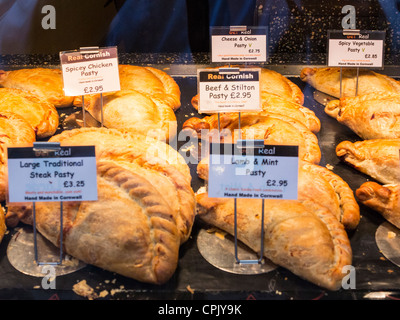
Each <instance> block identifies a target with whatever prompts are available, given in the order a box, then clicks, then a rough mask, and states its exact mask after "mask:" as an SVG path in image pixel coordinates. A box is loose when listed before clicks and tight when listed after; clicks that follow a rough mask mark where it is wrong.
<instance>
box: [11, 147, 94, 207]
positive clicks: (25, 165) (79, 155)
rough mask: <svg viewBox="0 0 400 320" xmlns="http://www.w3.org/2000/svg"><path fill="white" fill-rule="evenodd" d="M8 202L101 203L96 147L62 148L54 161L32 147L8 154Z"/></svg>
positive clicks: (12, 150)
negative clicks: (98, 200) (98, 199)
mask: <svg viewBox="0 0 400 320" xmlns="http://www.w3.org/2000/svg"><path fill="white" fill-rule="evenodd" d="M7 154H8V155H7V159H8V202H50V201H92V200H97V169H96V156H95V147H94V146H71V147H60V150H59V151H55V154H54V157H53V156H52V157H49V156H48V155H47V156H46V155H43V156H40V155H39V156H38V154H37V152H36V151H34V150H33V148H32V147H30V148H29V147H12V148H8V150H7Z"/></svg>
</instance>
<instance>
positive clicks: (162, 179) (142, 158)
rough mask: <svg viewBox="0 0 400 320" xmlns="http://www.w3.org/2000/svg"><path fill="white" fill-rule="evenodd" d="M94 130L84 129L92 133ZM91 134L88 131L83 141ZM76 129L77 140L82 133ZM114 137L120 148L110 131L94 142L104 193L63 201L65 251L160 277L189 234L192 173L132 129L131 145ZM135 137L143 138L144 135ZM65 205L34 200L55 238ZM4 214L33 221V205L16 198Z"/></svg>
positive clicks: (132, 273) (47, 233) (46, 231)
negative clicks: (149, 149)
mask: <svg viewBox="0 0 400 320" xmlns="http://www.w3.org/2000/svg"><path fill="white" fill-rule="evenodd" d="M79 130H81V129H75V131H79ZM96 130H97V129H92V130H84V131H86V132H87V133H88V134H89V133H90V134H89V135H92V136H93V137H94V136H95V135H94V131H96ZM106 130H108V129H105V128H100V130H99V131H101V132H102V133H100V134H99V135H98V139H101V137H106V133H105V132H104V131H106ZM89 135H88V136H85V134H84V133H83V135H82V136H81V137H82V140H81V143H82V145H85V144H86V143H87V142H88V141H87V139H88V137H89ZM112 135H113V133H110V138H111V136H112ZM70 137H71V140H72V141H73V140H74V138H75V142H78V141H79V133H76V134H73V135H70ZM115 137H116V140H117V142H116V147H117V148H116V149H114V151H115V153H114V152H113V149H110V150H107V144H108V143H110V142H111V139H109V141H107V142H105V143H104V141H100V142H99V144H98V145H96V157H97V180H98V184H97V190H98V200H97V201H82V202H65V203H63V214H64V229H63V230H64V239H63V245H64V247H65V252H66V253H68V254H70V255H71V256H73V257H75V258H77V259H80V260H82V261H84V262H86V263H89V264H93V265H95V266H98V267H100V268H104V269H106V270H109V271H112V272H116V273H119V274H121V275H124V276H126V277H130V278H133V279H136V280H139V281H142V282H148V283H154V284H162V283H165V282H166V281H168V280H169V278H170V277H171V276H172V274H173V273H174V272H175V270H176V268H177V263H178V259H179V247H180V245H181V244H182V243H184V242H185V241H187V239H188V238H189V236H190V233H191V229H192V226H193V223H194V217H195V196H194V192H193V190H192V189H191V186H190V180H188V178H187V176H186V173H182V172H180V171H179V170H178V169H177V168H176V167H175V166H173V165H171V164H169V163H167V161H165V160H164V159H162V158H157V157H155V156H154V155H150V154H146V153H145V152H144V150H143V149H144V148H143V146H138V148H135V147H130V145H131V144H133V141H134V140H133V138H132V139H131V138H130V135H129V134H128V135H127V136H126V138H127V139H126V145H127V146H126V147H125V148H123V145H122V136H119V138H118V134H115ZM64 138H65V139H59V140H61V141H63V143H64V144H65V145H71V144H70V143H69V141H68V136H65V137H64ZM56 139H57V136H55V141H56ZM119 139H121V140H119ZM136 139H137V143H138V144H140V142H141V140H140V138H139V137H137V138H136ZM96 141H99V140H96ZM159 143H160V142H159ZM97 146H99V150H97ZM59 205H60V204H58V203H50V204H49V203H40V202H39V203H37V204H36V222H37V228H38V231H39V232H40V233H41V234H42V235H43V236H44V237H46V238H47V239H49V240H50V241H51V242H52V243H53V244H55V245H56V246H57V245H59V218H58V217H59V210H60V208H59ZM6 218H7V219H6V221H7V225H15V224H16V223H17V222H18V221H21V222H24V223H32V212H31V207H30V206H24V207H21V206H17V205H13V204H10V205H9V208H8V213H7V216H6Z"/></svg>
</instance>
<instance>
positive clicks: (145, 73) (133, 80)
mask: <svg viewBox="0 0 400 320" xmlns="http://www.w3.org/2000/svg"><path fill="white" fill-rule="evenodd" d="M118 68H119V82H120V87H121V90H122V91H124V90H133V91H136V92H140V93H142V94H144V95H145V96H150V97H152V98H153V99H155V100H159V101H162V103H163V104H164V105H168V106H169V107H170V108H171V109H172V110H173V111H176V110H178V109H179V108H180V106H181V91H180V88H179V86H178V84H177V83H176V82H175V80H174V79H173V78H172V77H171V76H169V75H168V74H167V73H165V72H164V71H162V70H159V69H156V68H152V67H141V66H135V65H127V64H120V65H119V66H118ZM113 93H115V92H110V93H109V94H113ZM99 97H100V94H93V95H86V96H85V98H84V104H85V106H87V105H89V104H90V103H91V99H94V98H97V99H99ZM74 105H75V106H78V107H81V106H82V97H75V99H74Z"/></svg>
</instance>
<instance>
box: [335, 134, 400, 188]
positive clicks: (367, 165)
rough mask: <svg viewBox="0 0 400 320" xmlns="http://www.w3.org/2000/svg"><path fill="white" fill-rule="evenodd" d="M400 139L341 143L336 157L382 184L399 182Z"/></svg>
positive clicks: (337, 148)
mask: <svg viewBox="0 0 400 320" xmlns="http://www.w3.org/2000/svg"><path fill="white" fill-rule="evenodd" d="M399 153H400V139H371V140H363V141H356V142H354V143H352V142H350V141H343V142H341V143H339V144H338V145H337V147H336V155H337V156H338V157H339V158H340V159H341V160H342V161H343V162H345V163H347V164H348V165H350V166H351V167H353V168H355V169H357V170H358V171H360V172H362V173H364V174H367V175H369V176H370V177H372V178H373V179H375V180H377V181H379V182H381V183H383V184H398V183H399V182H400V164H399V163H400V162H399V161H400V160H399Z"/></svg>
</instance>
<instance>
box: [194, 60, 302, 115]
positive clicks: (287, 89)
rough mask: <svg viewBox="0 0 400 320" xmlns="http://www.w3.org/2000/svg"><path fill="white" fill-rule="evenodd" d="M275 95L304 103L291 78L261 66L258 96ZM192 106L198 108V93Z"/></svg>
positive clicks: (262, 98) (262, 97)
mask: <svg viewBox="0 0 400 320" xmlns="http://www.w3.org/2000/svg"><path fill="white" fill-rule="evenodd" d="M271 94H273V95H276V96H278V97H280V98H282V99H285V100H287V101H291V102H294V103H298V104H300V105H302V104H303V103H304V94H303V92H302V91H301V89H300V88H299V87H298V86H297V85H296V84H295V83H294V82H292V81H291V80H289V79H288V78H286V77H285V76H283V75H281V74H280V73H279V72H276V71H274V70H270V69H266V68H261V75H260V98H261V101H263V100H264V98H266V99H267V98H268V96H269V95H271ZM191 103H192V106H193V107H194V108H195V109H196V110H198V105H199V94H196V95H195V96H194V97H193V98H192V100H191Z"/></svg>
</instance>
